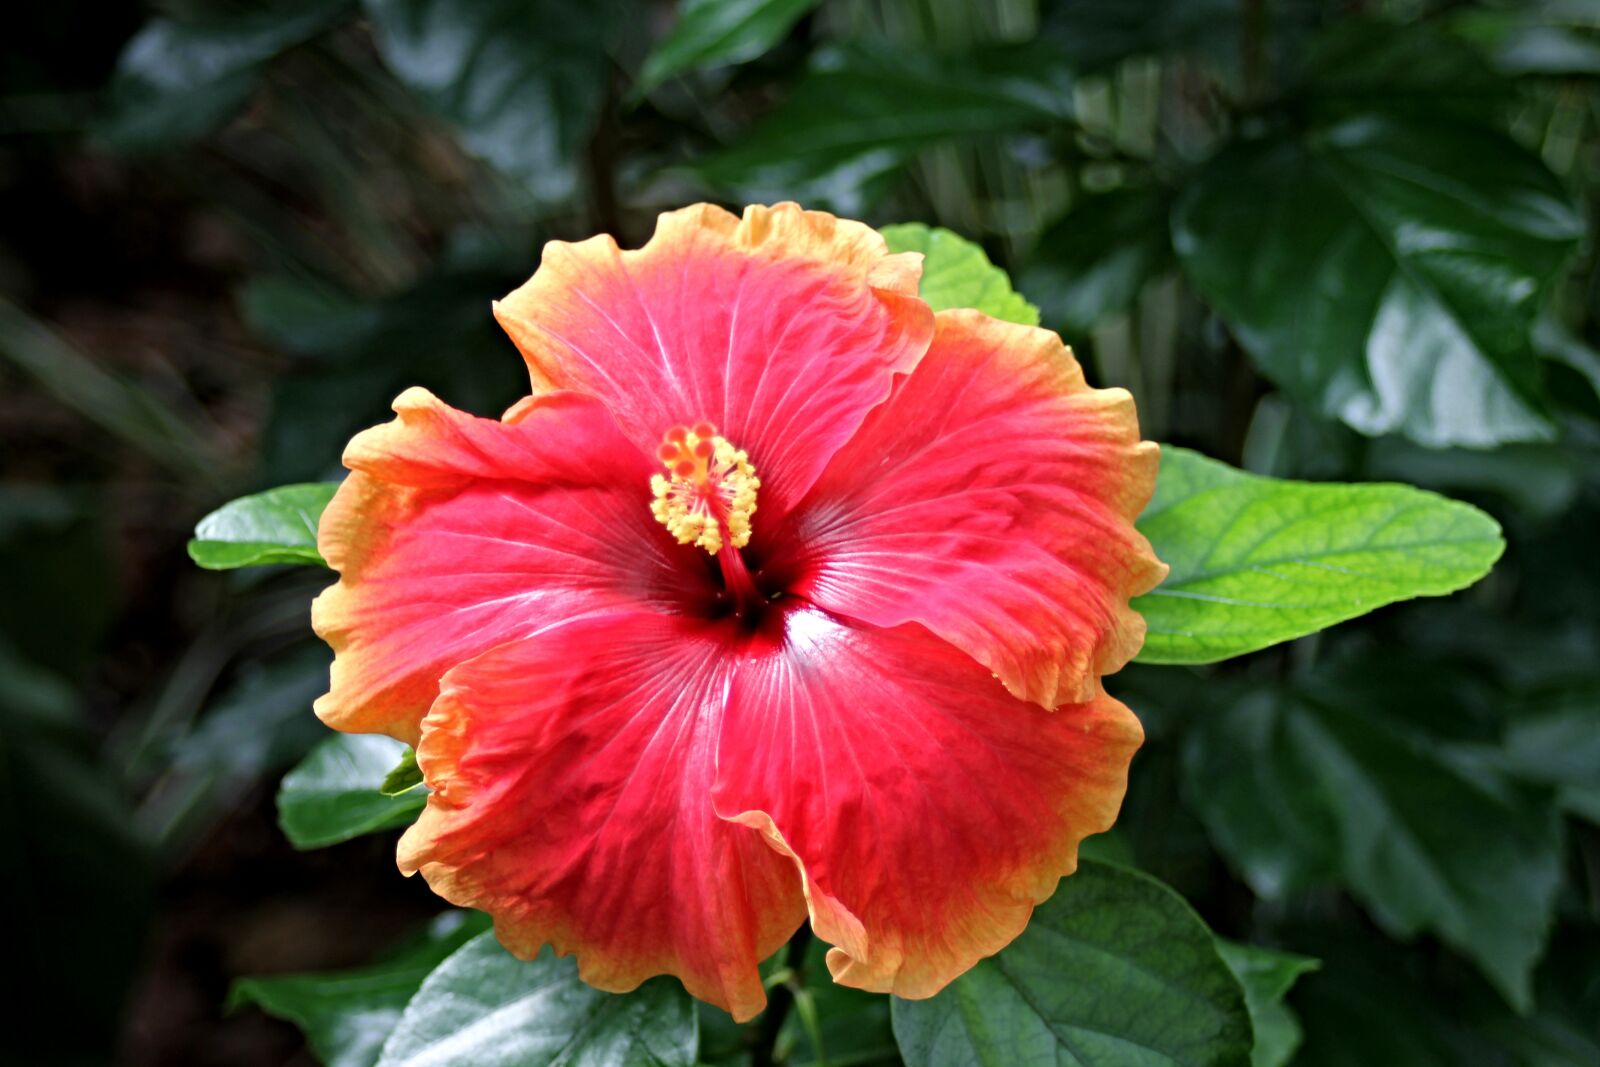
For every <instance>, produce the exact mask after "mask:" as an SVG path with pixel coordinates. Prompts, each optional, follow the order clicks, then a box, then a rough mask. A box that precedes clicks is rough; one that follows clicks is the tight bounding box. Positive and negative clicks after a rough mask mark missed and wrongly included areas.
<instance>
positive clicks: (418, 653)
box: [312, 389, 711, 742]
mask: <svg viewBox="0 0 1600 1067" xmlns="http://www.w3.org/2000/svg"><path fill="white" fill-rule="evenodd" d="M394 406H395V410H396V411H397V412H398V413H399V418H397V419H396V420H394V421H393V422H390V423H388V424H387V425H384V426H380V427H376V428H374V429H371V430H368V431H366V432H364V433H362V434H360V435H358V436H357V437H356V438H355V440H353V441H351V442H350V446H349V448H348V449H347V450H346V451H345V464H346V466H348V467H350V468H351V470H352V471H354V472H355V473H353V474H351V475H350V476H349V477H348V478H347V479H346V480H345V482H344V485H342V486H341V487H340V489H339V492H338V493H337V494H335V496H334V499H333V502H332V503H330V504H329V505H328V509H327V511H326V512H325V513H324V514H323V518H322V521H321V523H320V526H319V530H318V546H319V548H320V549H321V551H322V554H323V556H324V557H325V558H326V559H327V560H328V562H329V564H330V565H332V566H333V567H334V568H335V569H336V570H338V571H339V572H340V580H339V583H338V584H337V585H335V586H333V587H331V588H330V589H328V590H327V591H326V592H324V593H323V594H322V595H321V596H320V597H318V598H317V601H316V603H315V605H314V606H313V609H312V623H313V625H314V626H315V628H316V630H317V633H319V634H320V635H321V636H322V637H323V638H324V639H325V640H326V641H327V642H328V643H329V644H330V645H332V646H333V648H334V651H335V653H336V657H335V660H334V665H333V677H332V685H331V690H330V692H329V693H328V694H327V695H326V696H324V697H322V698H321V699H320V700H319V701H318V702H317V713H318V714H319V715H321V716H322V718H323V719H324V720H325V721H326V722H327V723H328V724H329V725H330V726H333V727H335V728H336V729H340V730H347V731H351V732H358V733H373V732H382V733H389V734H392V735H393V736H395V737H399V738H401V739H403V740H406V741H409V742H415V741H416V737H417V729H418V725H419V723H420V722H421V719H422V716H423V714H424V713H425V712H426V711H427V709H428V705H429V704H430V703H432V701H433V698H434V697H435V696H436V695H437V694H438V691H439V679H440V677H441V676H442V675H443V674H444V673H445V671H447V670H449V669H450V668H451V667H454V666H455V665H456V664H458V663H461V662H462V661H463V660H466V659H469V658H471V657H472V656H475V655H477V654H478V653H479V652H482V651H483V650H484V649H487V648H491V647H493V646H495V645H498V644H500V643H501V642H504V641H508V640H512V639H514V638H518V637H523V636H526V635H527V634H530V633H533V632H535V631H538V630H540V629H542V628H544V627H546V626H549V625H551V624H552V623H555V622H559V621H562V620H565V619H568V618H571V617H572V616H574V615H579V614H583V613H586V612H593V611H598V610H607V609H615V608H617V607H618V606H624V607H636V606H642V605H647V604H655V605H670V604H681V603H685V602H688V601H692V600H693V599H695V598H696V597H700V596H709V595H711V586H710V585H709V584H705V585H703V586H699V587H697V586H696V585H695V582H694V579H695V577H696V576H697V575H698V574H702V573H709V572H705V571H696V570H694V569H692V568H688V567H685V566H684V550H683V549H682V548H680V547H679V546H677V545H676V544H674V543H673V541H672V538H671V537H670V535H668V534H667V532H666V531H665V530H664V529H663V528H662V527H661V525H660V524H659V523H657V522H656V521H655V520H654V519H653V518H651V516H650V510H649V507H648V498H649V478H650V474H651V473H652V471H653V470H654V464H653V463H652V462H651V460H650V459H649V458H648V457H647V456H645V455H642V454H641V453H640V452H639V450H638V449H636V448H634V447H633V446H632V445H631V444H630V443H629V442H628V441H627V440H625V439H624V438H623V437H622V436H621V434H620V433H619V432H618V431H617V428H616V425H615V423H614V422H613V420H612V419H611V416H610V415H609V414H608V413H607V412H606V411H605V409H604V407H603V406H602V405H601V404H600V403H599V402H597V401H595V400H593V399H592V398H588V397H582V396H576V395H572V394H566V395H563V394H555V395H551V396H545V397H539V398H536V399H530V400H528V401H524V402H523V403H522V404H520V405H518V407H516V408H514V409H512V411H511V412H510V413H508V415H507V421H504V422H497V421H495V420H493V419H480V418H474V417H473V416H471V415H467V414H465V413H463V412H460V411H456V410H454V409H453V408H450V407H448V406H446V405H445V404H443V403H442V402H440V401H439V400H437V399H436V398H434V397H433V396H432V395H430V394H429V393H427V392H426V391H425V390H422V389H411V390H408V391H407V392H406V393H404V394H402V395H401V397H400V398H399V399H398V400H396V401H395V405H394ZM696 562H700V561H699V560H698V559H696Z"/></svg>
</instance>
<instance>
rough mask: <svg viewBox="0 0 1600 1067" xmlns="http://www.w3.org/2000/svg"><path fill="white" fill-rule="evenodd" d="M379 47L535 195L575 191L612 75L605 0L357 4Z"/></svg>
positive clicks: (611, 21) (464, 134) (549, 198)
mask: <svg viewBox="0 0 1600 1067" xmlns="http://www.w3.org/2000/svg"><path fill="white" fill-rule="evenodd" d="M363 6H364V7H365V9H366V12H367V14H368V16H370V17H371V19H372V27H373V37H374V40H375V41H376V42H377V45H378V51H379V53H380V54H381V55H382V56H383V60H384V62H385V63H387V64H388V66H389V69H390V70H392V71H393V72H394V74H395V76H396V77H397V78H399V79H400V81H402V82H404V83H405V84H406V86H407V87H409V88H410V89H411V90H412V92H414V93H416V94H417V96H418V98H419V99H420V100H421V101H422V103H423V104H424V105H425V106H426V107H427V108H428V109H429V110H431V111H433V112H434V113H435V114H437V115H438V116H439V117H440V118H443V119H444V120H445V121H447V122H449V123H451V124H452V125H453V126H455V127H456V129H457V130H458V131H459V132H460V134H461V141H462V144H463V145H464V146H465V147H466V148H467V149H468V150H469V151H471V152H472V153H474V154H475V155H478V156H480V157H482V158H483V159H486V160H488V161H489V162H490V163H491V164H493V165H494V166H495V167H497V168H499V169H500V170H501V171H503V172H505V173H506V174H508V175H510V176H511V177H513V178H516V179H518V180H519V181H520V182H521V183H522V185H523V187H524V188H525V189H526V190H527V191H528V192H529V194H530V195H532V196H533V197H534V198H535V199H537V200H540V201H545V202H553V201H560V200H565V199H567V198H569V197H571V196H572V195H573V194H575V193H576V192H577V190H578V180H579V171H580V169H581V168H580V164H581V161H582V153H583V149H584V147H585V146H586V145H587V143H588V140H589V136H590V134H591V133H592V132H593V130H594V126H595V122H596V120H597V119H598V118H599V115H600V108H601V106H602V104H603V102H604V99H605V88H606V79H607V77H608V76H609V73H610V67H609V62H608V59H607V56H606V45H607V35H608V33H609V32H610V30H609V29H608V27H610V26H615V25H616V23H617V21H618V20H617V19H616V18H613V17H612V16H613V15H614V14H615V12H613V11H611V10H610V5H609V4H608V3H607V0H599V2H598V3H593V2H584V0H483V2H478V3H470V4H463V3H455V2H452V0H363Z"/></svg>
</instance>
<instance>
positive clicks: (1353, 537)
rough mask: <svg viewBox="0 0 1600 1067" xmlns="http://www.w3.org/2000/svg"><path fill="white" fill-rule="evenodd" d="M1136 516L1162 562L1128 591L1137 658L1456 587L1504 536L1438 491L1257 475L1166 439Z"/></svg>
mask: <svg viewBox="0 0 1600 1067" xmlns="http://www.w3.org/2000/svg"><path fill="white" fill-rule="evenodd" d="M1139 529H1140V531H1141V532H1143V533H1144V535H1145V536H1146V537H1148V538H1150V542H1151V544H1152V545H1154V546H1155V550H1156V555H1158V556H1160V557H1161V559H1163V560H1164V561H1166V563H1167V564H1168V565H1169V566H1170V567H1171V568H1172V572H1171V573H1170V574H1169V575H1168V576H1167V579H1166V581H1164V582H1162V583H1161V585H1160V586H1159V587H1157V588H1156V589H1155V590H1154V591H1152V592H1150V593H1147V594H1145V595H1144V596H1142V597H1138V598H1137V599H1135V600H1134V602H1133V606H1134V607H1135V609H1137V610H1138V611H1139V613H1140V614H1141V615H1143V616H1144V618H1145V622H1146V623H1147V624H1148V626H1149V633H1148V636H1147V638H1146V639H1145V645H1144V649H1143V651H1141V652H1140V653H1139V659H1140V660H1141V661H1143V662H1146V663H1210V662H1213V661H1215V660H1219V659H1227V658H1228V657H1229V656H1238V655H1242V654H1243V653H1246V652H1253V651H1255V650H1256V649H1259V648H1265V647H1267V646H1268V645H1273V644H1277V643H1278V642H1280V641H1287V640H1289V639H1291V638H1295V637H1301V636H1304V635H1305V634H1309V633H1314V632H1315V631H1317V630H1321V629H1324V628H1325V627H1328V626H1332V625H1333V624H1334V623H1338V622H1343V621H1344V620H1346V619H1351V618H1354V617H1356V616H1357V615H1362V614H1365V613H1366V612H1368V611H1371V610H1373V609H1374V608H1377V607H1381V606H1383V605H1384V604H1390V603H1393V602H1394V601H1397V600H1405V599H1408V598H1410V597H1418V596H1439V595H1442V594H1444V593H1450V592H1454V591H1455V590H1457V589H1461V588H1463V587H1464V586H1467V585H1471V584H1472V583H1473V582H1475V581H1477V580H1478V579H1479V578H1481V577H1483V575H1484V574H1486V573H1488V571H1489V568H1490V567H1491V566H1492V565H1493V564H1494V562H1495V560H1497V559H1499V558H1500V553H1501V552H1502V551H1503V550H1504V548H1505V541H1504V540H1503V539H1502V538H1501V536H1500V527H1499V524H1497V523H1496V522H1495V521H1494V520H1493V519H1491V518H1490V517H1489V516H1488V515H1485V514H1484V513H1483V512H1481V511H1479V510H1478V509H1477V508H1474V507H1472V506H1471V505H1469V504H1463V503H1460V502H1458V501H1454V500H1449V499H1447V498H1445V497H1442V496H1439V495H1437V494H1435V493H1430V492H1427V491H1425V490H1421V489H1413V488H1411V487H1410V486H1405V485H1381V484H1371V485H1346V484H1335V483H1313V482H1295V481H1285V480H1280V479H1276V478H1263V477H1260V476H1258V475H1253V474H1247V473H1245V472H1244V471H1240V470H1235V469H1233V468H1232V467H1229V466H1227V465H1225V464H1222V463H1218V462H1216V461H1215V460H1211V459H1207V458H1206V457H1204V456H1201V455H1199V454H1198V453H1195V452H1190V451H1188V450H1187V449H1182V448H1174V447H1172V446H1166V447H1163V448H1162V450H1161V474H1160V476H1159V478H1158V479H1157V482H1156V495H1155V499H1154V500H1152V501H1151V502H1150V506H1149V507H1148V508H1146V509H1145V511H1144V514H1143V515H1141V516H1140V517H1139Z"/></svg>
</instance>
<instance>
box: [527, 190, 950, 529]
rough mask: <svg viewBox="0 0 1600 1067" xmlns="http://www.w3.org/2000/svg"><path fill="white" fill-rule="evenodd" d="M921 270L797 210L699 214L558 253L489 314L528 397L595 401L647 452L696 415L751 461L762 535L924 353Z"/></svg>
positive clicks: (853, 227) (869, 238)
mask: <svg viewBox="0 0 1600 1067" xmlns="http://www.w3.org/2000/svg"><path fill="white" fill-rule="evenodd" d="M917 262H918V261H917V259H916V258H915V257H906V256H891V255H889V254H888V249H887V246H886V245H885V244H884V242H883V239H882V238H881V237H879V236H878V234H877V233H875V232H874V231H873V230H871V229H869V228H868V227H866V226H863V225H861V224H860V223H856V222H849V221H846V220H841V219H836V218H834V217H833V216H832V215H826V214H823V213H821V212H802V211H801V210H800V209H799V208H798V207H796V206H795V205H793V204H780V205H778V206H777V207H774V208H764V207H751V208H747V209H746V211H745V214H744V218H743V219H738V218H735V217H734V216H733V215H730V214H728V213H727V212H726V211H723V210H722V209H721V208H717V207H713V206H711V205H709V204H699V205H696V206H694V207H690V208H684V209H683V210H681V211H674V212H669V213H667V214H664V215H662V216H661V217H660V219H659V221H658V222H657V225H656V232H655V236H654V237H652V238H651V240H650V242H649V243H648V244H646V245H645V246H644V247H643V248H640V249H638V250H636V251H627V252H624V251H621V250H619V249H618V247H617V244H616V242H615V241H614V240H612V239H611V238H610V237H609V236H600V237H594V238H591V239H589V240H587V241H582V242H579V243H578V244H567V243H564V242H560V241H552V242H551V243H550V244H548V245H546V246H545V251H544V258H543V261H542V263H541V264H540V267H539V270H538V272H537V273H536V274H535V275H534V276H533V278H532V279H530V280H529V281H528V282H527V283H526V284H525V285H523V286H522V287H521V288H520V289H518V290H517V291H516V292H514V293H512V294H511V295H510V296H508V297H506V298H505V299H504V300H503V301H501V302H500V303H499V304H498V305H496V308H495V313H496V315H497V316H498V317H499V319H500V322H501V324H502V325H503V326H504V327H505V328H506V331H507V332H508V333H509V334H510V335H511V337H512V339H513V340H514V341H515V342H516V344H517V347H518V348H519V349H521V350H522V354H523V356H524V358H526V360H527V361H528V367H529V370H530V372H531V374H532V378H533V385H534V389H535V391H539V390H542V389H546V388H558V389H576V390H580V391H582V392H585V393H590V394H593V395H595V396H598V397H600V398H602V399H603V400H605V402H606V403H607V404H608V405H609V406H610V407H611V410H612V411H613V412H614V413H615V414H616V416H617V421H618V424H619V425H620V426H621V427H622V428H623V432H624V433H626V434H627V435H628V436H629V438H630V439H631V440H633V441H634V443H635V444H636V445H638V446H639V447H640V448H641V449H643V450H646V451H648V450H652V449H654V447H655V446H656V444H657V443H659V441H660V439H661V435H662V434H663V433H665V432H666V431H667V430H668V429H670V428H671V427H672V426H674V425H677V424H692V423H694V422H697V421H702V420H704V421H710V422H711V423H713V424H715V425H716V427H717V428H718V429H719V431H720V432H721V434H722V436H724V437H726V438H727V439H728V440H730V441H732V442H733V443H734V445H736V446H737V447H739V448H742V449H745V450H746V451H747V452H749V454H750V458H751V460H752V461H753V462H754V463H755V466H756V470H757V472H758V473H759V474H760V477H761V482H762V490H761V498H760V514H759V516H758V517H757V519H756V531H757V532H756V536H757V537H760V536H761V533H760V531H761V528H762V526H763V525H764V524H766V525H768V526H769V527H770V524H772V523H774V522H776V521H777V520H778V519H780V518H781V516H782V515H783V513H784V512H785V511H787V510H788V509H789V508H790V507H791V506H792V505H793V504H794V502H795V501H797V500H799V498H800V497H801V496H802V495H803V494H804V493H805V491H806V490H807V489H809V488H810V487H811V484H812V482H813V481H815V479H816V477H817V475H818V474H819V473H820V472H821V470H822V468H823V467H824V466H825V465H826V464H827V462H828V458H829V457H830V456H832V455H833V453H834V451H835V450H836V449H837V448H838V447H839V446H840V445H841V444H842V443H843V442H844V441H846V440H847V439H848V438H849V437H850V435H851V434H852V433H853V432H854V431H855V429H856V427H857V426H859V425H860V423H861V419H862V417H863V416H864V415H865V414H866V412H867V411H868V409H870V408H871V407H872V406H873V405H875V404H877V403H879V402H880V401H882V400H883V398H884V397H885V396H887V395H888V393H889V387H890V382H891V379H892V377H893V375H894V374H895V373H896V372H898V371H906V370H909V369H910V368H911V367H912V366H914V365H915V364H916V362H917V360H918V359H919V358H920V357H921V356H922V353H923V351H924V350H925V349H926V348H927V346H928V340H929V337H930V336H931V335H932V329H933V316H932V312H931V311H929V310H928V307H927V305H925V304H923V303H922V301H920V300H918V299H917V298H916V295H915V294H916V286H917V277H918V274H919V271H918V269H917Z"/></svg>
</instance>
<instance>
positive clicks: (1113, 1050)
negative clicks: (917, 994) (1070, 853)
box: [894, 860, 1250, 1067]
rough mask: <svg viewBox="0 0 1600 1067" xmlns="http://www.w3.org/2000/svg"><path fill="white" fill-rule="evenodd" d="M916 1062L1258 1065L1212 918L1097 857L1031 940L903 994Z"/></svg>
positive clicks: (903, 1033) (909, 1052) (907, 1038)
mask: <svg viewBox="0 0 1600 1067" xmlns="http://www.w3.org/2000/svg"><path fill="white" fill-rule="evenodd" d="M894 1032H895V1038H896V1040H898V1041H899V1043H900V1051H901V1053H902V1054H903V1055H904V1057H905V1061H906V1064H907V1065H908V1067H980V1065H989V1064H1002V1063H1003V1064H1014V1063H1017V1064H1020V1063H1076V1064H1086V1065H1088V1064H1103V1065H1106V1067H1110V1065H1112V1064H1124V1063H1132V1062H1139V1063H1151V1064H1157V1063H1159V1064H1162V1065H1163V1067H1176V1065H1181V1067H1194V1065H1199V1064H1205V1065H1208V1067H1242V1065H1244V1064H1247V1063H1249V1062H1250V1016H1249V1012H1248V1009H1247V1008H1246V1005H1245V997H1244V993H1243V992H1242V990H1241V989H1240V986H1239V983H1238V982H1237V981H1236V980H1235V979H1234V976H1233V974H1232V972H1231V971H1229V969H1228V966H1227V964H1225V963H1224V962H1223V960H1222V958H1221V957H1220V956H1219V955H1218V954H1217V947H1216V942H1215V941H1214V939H1213V938H1212V935H1211V931H1209V930H1208V929H1206V925H1205V923H1203V922H1201V920H1200V917H1199V916H1198V915H1196V914H1195V913H1194V911H1193V910H1192V909H1191V908H1190V907H1189V905H1188V904H1186V903H1185V902H1184V900H1183V898H1182V897H1180V896H1178V894H1176V893H1174V892H1173V891H1172V890H1171V889H1168V888H1167V887H1166V886H1164V885H1162V884H1161V883H1160V882H1157V881H1156V880H1155V879H1153V878H1150V877H1148V876H1147V875H1143V874H1140V873H1138V872H1136V871H1132V870H1128V869H1126V868H1121V867H1114V866H1111V865H1109V864H1103V863H1095V862H1094V861H1092V860H1084V861H1083V862H1082V863H1081V864H1080V865H1079V867H1078V871H1077V873H1076V874H1074V875H1072V876H1071V877H1069V878H1067V879H1064V880H1063V881H1062V883H1061V887H1060V888H1059V889H1057V890H1056V894H1055V896H1053V897H1051V898H1050V900H1049V901H1047V902H1046V903H1044V904H1042V905H1040V906H1039V909H1038V910H1037V911H1036V912H1034V915H1033V919H1032V921H1031V922H1029V924H1028V928H1027V929H1026V930H1025V931H1023V933H1022V935H1021V936H1020V937H1018V938H1017V939H1016V940H1015V941H1014V942H1012V943H1011V945H1009V946H1008V947H1007V948H1005V949H1004V950H1002V951H1001V952H1000V953H999V954H997V955H995V956H993V957H991V958H989V959H986V960H982V961H980V962H979V963H978V965H977V966H975V967H973V968H972V970H970V971H968V972H967V973H966V974H964V975H962V976H961V977H960V978H957V979H956V980H955V981H954V982H952V983H951V984H950V985H949V986H948V987H946V988H945V989H944V991H943V992H940V993H939V994H937V995H935V996H934V997H932V998H930V999H928V1000H900V999H898V998H897V999H896V1000H895V1001H894Z"/></svg>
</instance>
